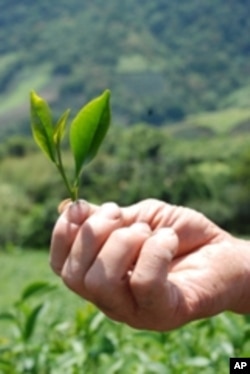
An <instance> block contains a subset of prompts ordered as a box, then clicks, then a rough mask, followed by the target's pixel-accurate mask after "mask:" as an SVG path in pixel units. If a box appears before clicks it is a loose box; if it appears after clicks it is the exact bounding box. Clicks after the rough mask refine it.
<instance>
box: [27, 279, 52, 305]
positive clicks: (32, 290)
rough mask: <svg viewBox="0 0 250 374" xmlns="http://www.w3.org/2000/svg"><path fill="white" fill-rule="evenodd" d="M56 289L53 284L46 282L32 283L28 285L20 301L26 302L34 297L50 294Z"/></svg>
mask: <svg viewBox="0 0 250 374" xmlns="http://www.w3.org/2000/svg"><path fill="white" fill-rule="evenodd" d="M55 288H56V286H55V285H54V284H51V283H49V282H46V281H38V282H32V283H30V284H28V286H27V287H25V288H24V290H23V291H22V294H21V297H20V300H21V301H24V300H27V299H28V298H30V297H32V296H34V295H37V294H39V295H41V294H43V293H45V294H46V293H48V292H50V291H53V290H54V289H55Z"/></svg>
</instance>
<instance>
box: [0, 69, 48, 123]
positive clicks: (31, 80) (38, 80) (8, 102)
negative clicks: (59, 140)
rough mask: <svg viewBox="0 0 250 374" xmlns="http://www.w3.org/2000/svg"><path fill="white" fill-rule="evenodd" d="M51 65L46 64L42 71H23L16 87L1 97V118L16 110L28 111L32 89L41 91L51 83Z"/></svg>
mask: <svg viewBox="0 0 250 374" xmlns="http://www.w3.org/2000/svg"><path fill="white" fill-rule="evenodd" d="M50 69H51V65H50V64H45V65H44V66H42V67H40V69H39V70H38V69H36V68H34V69H31V68H29V69H26V70H23V71H22V72H21V73H20V75H19V76H18V78H17V81H16V82H15V86H14V87H12V89H10V90H9V92H8V94H6V93H4V94H3V95H0V100H1V107H0V116H4V115H5V114H6V113H7V114H9V111H10V110H15V109H16V108H17V109H18V110H19V111H20V110H21V108H22V110H27V104H28V101H29V92H30V90H31V89H32V88H34V89H36V90H41V89H42V88H43V87H44V86H46V85H47V84H48V83H49V82H50V78H51V75H50Z"/></svg>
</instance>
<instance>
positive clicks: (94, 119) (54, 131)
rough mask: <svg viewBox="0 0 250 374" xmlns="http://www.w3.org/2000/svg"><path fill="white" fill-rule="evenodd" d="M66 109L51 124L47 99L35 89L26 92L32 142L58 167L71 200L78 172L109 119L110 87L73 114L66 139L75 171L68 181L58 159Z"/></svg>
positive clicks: (75, 195)
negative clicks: (28, 100) (28, 94)
mask: <svg viewBox="0 0 250 374" xmlns="http://www.w3.org/2000/svg"><path fill="white" fill-rule="evenodd" d="M69 113H70V110H69V109H68V110H66V111H65V112H64V113H63V114H62V116H61V117H60V118H59V120H58V121H57V122H56V123H55V124H54V123H53V118H52V113H51V109H50V107H49V105H48V103H47V102H46V101H45V100H44V99H43V98H42V97H40V96H39V95H38V94H37V93H36V92H35V91H31V93H30V117H31V129H32V134H33V138H34V140H35V142H36V143H37V145H38V147H39V148H40V149H41V150H42V151H43V152H44V154H45V155H46V156H47V157H48V158H49V159H50V160H51V161H52V163H53V164H54V165H55V166H56V168H57V170H58V171H59V173H60V175H61V177H62V179H63V181H64V183H65V186H66V188H67V191H68V193H69V197H70V198H71V200H73V201H75V200H77V199H78V196H79V185H80V175H81V173H82V170H83V167H84V166H85V165H86V164H87V163H89V162H90V161H91V160H92V159H93V158H94V157H95V155H96V154H97V152H98V149H99V147H100V145H101V143H102V141H103V139H104V137H105V135H106V133H107V131H108V128H109V125H110V121H111V110H110V91H109V90H105V91H104V92H103V93H102V94H101V95H100V96H98V97H96V98H95V99H93V100H91V101H90V102H88V103H87V104H86V105H85V106H83V107H82V108H81V109H80V111H79V112H78V113H77V115H76V116H75V117H74V118H73V120H72V122H71V125H70V129H69V143H70V148H71V152H72V154H73V158H74V164H75V171H74V176H73V180H72V182H71V181H70V179H69V178H68V177H67V175H66V173H65V168H64V166H63V161H62V152H61V151H62V149H61V145H62V140H63V138H64V137H65V134H66V132H67V121H68V118H69Z"/></svg>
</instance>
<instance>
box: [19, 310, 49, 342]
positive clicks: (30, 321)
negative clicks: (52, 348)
mask: <svg viewBox="0 0 250 374" xmlns="http://www.w3.org/2000/svg"><path fill="white" fill-rule="evenodd" d="M43 307H44V304H43V303H41V304H39V305H37V306H36V307H35V308H34V309H33V310H32V311H31V312H30V314H29V315H28V316H27V319H26V321H25V326H24V331H23V339H24V340H25V341H27V340H29V338H30V337H31V336H32V334H33V332H34V329H35V327H36V324H37V319H38V317H39V314H40V313H41V311H42V309H43Z"/></svg>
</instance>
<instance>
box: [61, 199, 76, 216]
mask: <svg viewBox="0 0 250 374" xmlns="http://www.w3.org/2000/svg"><path fill="white" fill-rule="evenodd" d="M71 202H72V201H71V199H65V200H63V201H61V202H60V204H59V205H58V207H57V211H58V213H59V214H62V213H63V212H64V211H65V210H66V209H67V206H68V205H69V204H70V203H71Z"/></svg>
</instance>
